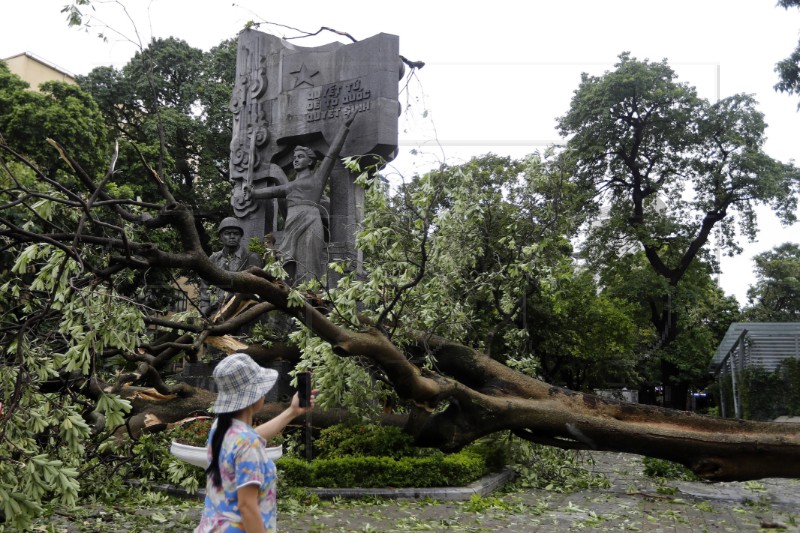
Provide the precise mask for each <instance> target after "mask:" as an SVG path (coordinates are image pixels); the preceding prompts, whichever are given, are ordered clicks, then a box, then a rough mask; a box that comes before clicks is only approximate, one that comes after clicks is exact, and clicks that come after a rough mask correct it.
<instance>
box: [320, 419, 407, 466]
mask: <svg viewBox="0 0 800 533" xmlns="http://www.w3.org/2000/svg"><path fill="white" fill-rule="evenodd" d="M314 450H315V453H316V457H317V458H318V459H332V458H337V457H344V456H348V455H353V456H374V457H375V456H386V457H392V458H395V459H397V458H400V457H408V456H415V455H419V454H420V453H423V452H422V451H421V450H420V449H419V448H415V447H414V445H413V439H412V438H411V436H410V435H407V434H405V433H403V430H402V429H401V428H399V427H394V426H379V425H375V424H370V425H365V424H336V425H334V426H331V427H329V428H325V429H323V430H322V431H320V436H319V438H318V439H316V440H315V441H314Z"/></svg>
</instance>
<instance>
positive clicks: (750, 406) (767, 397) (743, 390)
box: [710, 358, 800, 420]
mask: <svg viewBox="0 0 800 533" xmlns="http://www.w3.org/2000/svg"><path fill="white" fill-rule="evenodd" d="M736 385H737V388H738V391H739V401H740V404H739V407H740V410H741V416H742V418H744V419H748V420H774V419H775V418H777V417H779V416H800V360H798V359H795V358H789V359H784V360H783V361H781V363H780V364H779V365H778V367H777V368H776V369H775V370H774V371H772V372H769V371H767V370H765V369H763V368H760V367H753V366H751V367H747V368H745V369H744V371H739V372H737V374H736ZM710 390H711V392H712V394H713V395H714V398H715V402H716V403H717V404H718V405H723V404H724V405H725V407H726V408H725V415H726V416H727V417H728V418H732V417H734V416H735V412H734V403H733V380H732V378H731V374H730V373H725V374H723V379H722V383H721V386H720V384H715V385H714V386H713V387H710ZM721 414H722V413H720V415H721Z"/></svg>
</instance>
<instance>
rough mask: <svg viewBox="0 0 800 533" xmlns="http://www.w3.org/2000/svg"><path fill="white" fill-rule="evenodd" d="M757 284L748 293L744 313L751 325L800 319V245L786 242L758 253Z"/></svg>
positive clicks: (755, 259)
mask: <svg viewBox="0 0 800 533" xmlns="http://www.w3.org/2000/svg"><path fill="white" fill-rule="evenodd" d="M753 262H754V263H755V272H756V278H757V281H756V284H755V285H753V286H751V287H750V288H749V289H748V291H747V300H748V305H747V307H746V308H745V310H744V313H745V316H746V317H747V319H748V320H751V321H754V322H796V321H798V320H800V246H798V245H797V244H795V243H791V242H787V243H784V244H781V245H780V246H776V247H775V248H774V249H772V250H770V251H767V252H763V253H760V254H758V255H757V256H755V257H754V258H753Z"/></svg>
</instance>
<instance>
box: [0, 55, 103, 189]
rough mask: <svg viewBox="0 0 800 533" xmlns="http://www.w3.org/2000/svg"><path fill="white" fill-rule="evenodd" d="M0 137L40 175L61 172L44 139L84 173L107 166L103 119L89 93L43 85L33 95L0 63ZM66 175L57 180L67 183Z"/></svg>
mask: <svg viewBox="0 0 800 533" xmlns="http://www.w3.org/2000/svg"><path fill="white" fill-rule="evenodd" d="M0 134H2V138H3V140H4V143H5V144H7V145H8V146H10V147H11V148H12V149H14V150H15V151H16V152H18V153H21V154H22V155H24V156H26V157H27V158H28V159H29V160H31V161H32V162H33V163H35V164H36V165H37V166H38V167H39V169H40V170H41V171H42V172H43V173H44V174H46V175H53V174H54V173H55V172H56V171H57V170H64V169H66V168H67V166H66V163H65V162H64V161H63V160H62V159H61V156H60V155H59V153H58V152H57V151H56V150H55V149H54V148H53V147H52V146H50V145H49V144H48V142H47V139H54V140H56V141H58V142H59V143H61V144H62V145H63V146H64V147H65V148H66V149H67V150H68V151H69V153H70V154H72V155H73V156H74V157H75V159H76V160H77V161H78V162H79V163H80V165H81V167H83V168H84V169H85V170H87V171H88V172H90V173H94V172H98V171H100V169H104V167H106V166H107V152H108V148H109V144H108V139H107V133H106V130H105V128H104V127H103V118H102V115H101V113H100V109H99V108H98V106H97V104H96V103H95V101H94V100H93V99H92V97H91V96H90V95H89V93H87V92H85V91H83V90H82V89H80V88H79V87H76V86H75V85H71V84H68V83H63V82H54V81H49V82H45V83H43V84H42V85H41V86H40V87H39V92H35V91H32V90H29V89H28V84H27V83H25V82H24V81H22V80H21V79H20V78H19V76H17V75H16V74H12V73H11V72H10V71H9V70H8V67H7V66H6V65H5V63H2V62H0ZM67 176H68V175H66V174H65V175H63V176H62V177H63V178H64V179H65V180H66V182H65V184H69V179H68V177H67Z"/></svg>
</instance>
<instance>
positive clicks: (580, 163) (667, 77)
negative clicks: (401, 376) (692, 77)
mask: <svg viewBox="0 0 800 533" xmlns="http://www.w3.org/2000/svg"><path fill="white" fill-rule="evenodd" d="M559 127H560V130H561V133H562V134H563V135H565V136H568V138H569V140H568V144H567V150H568V152H569V154H570V155H571V157H572V158H573V159H574V162H575V163H574V180H575V183H576V185H577V186H578V187H579V188H580V189H583V190H589V191H594V192H595V199H596V201H597V202H598V205H599V204H600V203H603V202H605V203H607V204H608V205H609V206H610V209H609V212H608V217H607V218H605V219H603V220H602V223H601V224H597V225H595V226H594V227H593V229H592V230H591V231H589V235H588V241H587V246H586V250H587V253H588V256H589V259H590V262H591V263H592V264H593V265H595V266H596V268H597V269H598V270H602V269H603V266H604V265H607V264H612V263H613V262H614V258H615V257H618V256H619V254H620V253H630V252H634V251H636V250H642V251H643V252H644V254H645V257H646V258H647V261H648V263H649V264H650V267H651V268H652V269H653V272H655V273H656V274H657V275H658V276H659V277H661V278H662V279H663V280H664V281H665V282H666V284H665V287H664V290H662V291H659V292H655V293H650V294H647V300H648V307H649V309H650V319H651V321H652V323H653V326H654V327H655V328H656V331H658V333H659V338H660V341H659V342H660V343H661V345H662V346H668V345H669V344H670V343H672V342H673V341H674V340H675V339H676V338H677V336H678V334H679V325H680V323H681V321H680V319H679V318H678V316H677V313H678V310H677V309H676V308H675V307H674V306H673V305H672V292H673V291H674V290H675V289H676V288H677V287H678V286H679V284H680V283H681V282H682V280H683V279H684V277H685V276H686V275H687V273H688V272H689V270H690V269H691V267H692V265H693V264H694V263H695V261H697V260H698V259H703V260H705V261H706V262H709V263H712V262H713V258H712V257H710V254H708V250H707V244H708V241H709V238H710V236H711V234H712V230H716V231H717V234H718V236H719V243H718V245H719V246H721V247H723V248H725V249H726V250H728V251H729V252H730V253H737V252H739V251H740V250H741V249H740V247H739V245H738V242H737V231H736V229H737V228H736V224H735V222H738V229H739V231H740V232H741V234H742V235H743V236H744V237H747V238H749V239H751V240H752V239H754V238H755V235H756V233H757V226H756V214H755V207H756V205H759V204H766V205H769V206H770V207H771V208H772V209H773V210H774V211H775V213H776V214H777V215H778V216H779V217H780V219H781V220H782V221H783V222H787V223H788V222H793V221H794V220H795V215H794V210H795V208H796V206H797V178H798V172H797V169H796V168H795V167H794V166H791V165H787V164H783V163H781V162H779V161H776V160H774V159H772V158H771V157H769V156H768V155H767V154H765V153H764V151H763V143H764V140H765V137H764V130H765V128H766V124H765V123H764V120H763V115H762V114H761V113H759V112H758V111H757V110H756V109H755V100H753V98H752V97H751V96H747V95H742V94H738V95H734V96H730V97H728V98H724V99H722V100H720V101H719V102H717V103H714V104H712V103H709V102H708V101H707V100H705V99H702V98H699V97H698V96H697V93H696V91H695V89H694V88H693V87H690V86H688V85H686V84H683V83H678V82H677V81H676V75H675V73H674V71H673V70H672V69H671V68H670V67H669V66H668V65H667V63H666V61H662V62H659V63H651V62H649V61H646V60H645V61H639V60H637V59H635V58H632V57H631V56H630V55H629V54H627V53H625V54H622V55H620V62H619V63H617V65H616V68H615V70H613V71H611V72H607V73H605V74H604V75H602V76H590V75H588V74H584V75H583V76H582V79H581V84H580V86H579V88H578V89H577V90H576V91H575V95H574V97H573V99H572V103H571V106H570V109H569V111H568V112H567V114H566V115H564V116H563V117H561V118H560V119H559ZM662 363H663V364H662V380H663V381H664V383H665V384H666V385H672V384H674V383H673V379H672V377H673V376H674V375H675V374H676V372H677V368H676V366H675V364H674V363H673V362H671V361H670V360H668V359H666V358H663V359H662ZM683 396H684V395H683V394H680V393H678V394H673V395H672V398H673V399H674V403H673V404H672V405H674V406H676V407H679V408H680V407H682V406H683Z"/></svg>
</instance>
